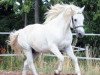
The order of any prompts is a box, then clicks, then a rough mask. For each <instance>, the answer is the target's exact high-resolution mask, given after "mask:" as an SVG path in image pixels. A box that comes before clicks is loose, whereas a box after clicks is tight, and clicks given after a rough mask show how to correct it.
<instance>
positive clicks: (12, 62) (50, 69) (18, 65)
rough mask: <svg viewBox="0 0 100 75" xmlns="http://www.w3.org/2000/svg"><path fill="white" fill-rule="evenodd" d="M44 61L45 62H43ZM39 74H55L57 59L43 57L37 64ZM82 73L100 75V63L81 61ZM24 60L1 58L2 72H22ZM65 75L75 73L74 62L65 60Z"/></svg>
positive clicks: (0, 67) (96, 61)
mask: <svg viewBox="0 0 100 75" xmlns="http://www.w3.org/2000/svg"><path fill="white" fill-rule="evenodd" d="M43 59H44V60H43ZM35 64H36V68H37V70H38V73H40V74H46V75H48V74H51V75H52V74H53V73H54V70H55V69H56V68H57V65H58V61H57V58H56V57H50V56H46V57H44V56H43V57H42V58H39V59H38V60H36V62H35ZM79 64H80V68H81V72H82V74H83V75H100V61H98V60H88V61H87V60H79ZM22 67H23V60H18V58H16V57H0V71H22ZM63 73H75V71H74V65H73V63H72V60H71V59H69V58H65V62H64V66H63Z"/></svg>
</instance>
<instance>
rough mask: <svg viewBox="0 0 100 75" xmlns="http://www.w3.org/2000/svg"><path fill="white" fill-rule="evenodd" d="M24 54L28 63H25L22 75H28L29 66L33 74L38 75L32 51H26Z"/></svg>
mask: <svg viewBox="0 0 100 75" xmlns="http://www.w3.org/2000/svg"><path fill="white" fill-rule="evenodd" d="M24 53H25V55H26V61H25V62H24V68H23V72H22V73H23V74H22V75H25V74H26V70H27V65H28V67H29V68H30V69H31V70H32V73H33V74H34V75H38V74H37V72H36V69H35V65H34V63H33V56H32V51H31V49H30V50H24Z"/></svg>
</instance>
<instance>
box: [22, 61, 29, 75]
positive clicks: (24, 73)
mask: <svg viewBox="0 0 100 75" xmlns="http://www.w3.org/2000/svg"><path fill="white" fill-rule="evenodd" d="M28 69H29V66H28V63H27V59H26V60H25V61H24V67H23V72H22V75H27V71H28Z"/></svg>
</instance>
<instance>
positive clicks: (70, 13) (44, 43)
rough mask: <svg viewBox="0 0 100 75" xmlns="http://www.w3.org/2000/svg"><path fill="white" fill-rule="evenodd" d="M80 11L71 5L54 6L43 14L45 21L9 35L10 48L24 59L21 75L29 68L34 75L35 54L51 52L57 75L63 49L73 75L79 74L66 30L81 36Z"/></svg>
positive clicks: (69, 35)
mask: <svg viewBox="0 0 100 75" xmlns="http://www.w3.org/2000/svg"><path fill="white" fill-rule="evenodd" d="M83 10H84V7H82V8H80V7H77V6H75V5H73V4H71V5H67V4H62V5H60V4H56V5H54V6H52V7H51V9H50V10H49V11H48V12H47V13H46V14H47V15H46V21H45V22H44V23H43V24H33V25H28V26H26V27H25V28H23V29H20V30H18V31H15V32H12V33H11V34H10V36H9V37H10V40H9V42H10V45H11V47H12V48H13V49H14V50H15V52H17V53H21V52H22V51H23V53H24V54H25V56H26V60H25V62H24V67H23V72H22V75H26V74H27V68H30V69H31V70H32V73H33V74H34V75H38V73H37V71H36V68H35V65H34V63H33V61H34V60H33V59H34V57H35V56H36V55H37V54H38V53H47V52H52V53H53V54H54V55H56V56H57V58H58V59H59V64H58V68H57V69H56V70H55V73H56V74H59V73H60V72H61V71H62V65H63V62H64V56H63V55H62V54H61V52H60V51H61V50H63V49H64V51H65V52H67V54H68V55H69V56H70V57H71V59H72V60H73V62H74V64H75V72H76V73H77V75H81V72H80V68H79V65H78V60H77V57H76V56H75V55H74V53H73V49H72V45H71V43H72V32H71V29H70V28H71V27H72V28H73V29H74V30H75V31H76V33H77V36H79V37H82V36H83V35H84V34H85V32H84V29H83V21H84V16H83V14H82V12H83ZM32 52H33V54H32Z"/></svg>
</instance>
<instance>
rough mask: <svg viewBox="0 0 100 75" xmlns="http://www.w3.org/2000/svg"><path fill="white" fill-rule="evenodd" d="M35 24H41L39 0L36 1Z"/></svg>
mask: <svg viewBox="0 0 100 75" xmlns="http://www.w3.org/2000/svg"><path fill="white" fill-rule="evenodd" d="M34 16H35V23H39V0H35V15H34Z"/></svg>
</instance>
